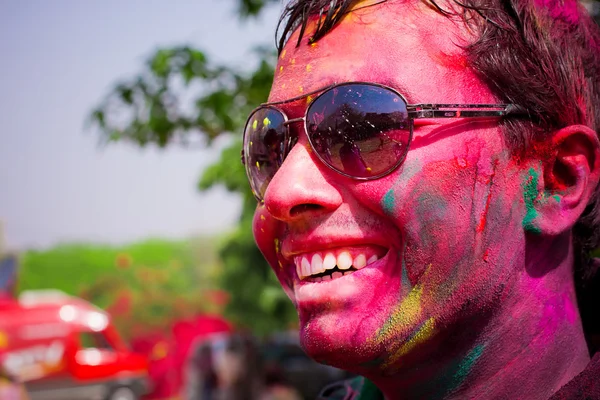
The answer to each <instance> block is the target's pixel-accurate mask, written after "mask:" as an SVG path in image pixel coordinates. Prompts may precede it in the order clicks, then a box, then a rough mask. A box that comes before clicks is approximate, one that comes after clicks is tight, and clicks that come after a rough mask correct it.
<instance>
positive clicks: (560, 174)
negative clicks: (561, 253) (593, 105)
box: [535, 125, 600, 235]
mask: <svg viewBox="0 0 600 400" xmlns="http://www.w3.org/2000/svg"><path fill="white" fill-rule="evenodd" d="M551 146H552V147H551V149H552V150H551V152H550V155H549V157H548V158H547V159H546V161H545V162H544V188H543V190H544V192H543V196H539V197H538V198H537V199H536V203H537V204H536V205H535V208H537V212H538V217H537V218H536V221H535V225H536V226H537V228H538V232H539V233H541V234H542V235H557V234H559V233H562V232H566V231H568V230H570V229H571V228H572V227H573V226H574V225H575V223H576V222H577V220H578V219H579V217H580V216H581V214H583V212H584V210H585V209H586V207H587V205H588V203H589V202H590V199H591V198H592V196H593V194H594V191H595V189H596V187H598V182H599V181H600V142H599V140H598V136H597V135H596V132H594V131H593V130H592V129H591V128H589V127H587V126H583V125H571V126H568V127H565V128H563V129H561V130H559V131H557V132H555V134H554V135H553V137H552V143H551Z"/></svg>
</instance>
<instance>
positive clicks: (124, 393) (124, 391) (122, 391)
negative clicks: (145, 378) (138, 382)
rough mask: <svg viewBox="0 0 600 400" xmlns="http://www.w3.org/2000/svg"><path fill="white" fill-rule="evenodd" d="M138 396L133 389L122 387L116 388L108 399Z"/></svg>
mask: <svg viewBox="0 0 600 400" xmlns="http://www.w3.org/2000/svg"><path fill="white" fill-rule="evenodd" d="M137 399H138V397H137V396H136V395H135V393H134V392H133V390H131V388H128V387H125V386H123V387H120V388H117V389H115V390H114V391H113V392H112V393H111V394H110V395H109V396H108V398H107V400H137Z"/></svg>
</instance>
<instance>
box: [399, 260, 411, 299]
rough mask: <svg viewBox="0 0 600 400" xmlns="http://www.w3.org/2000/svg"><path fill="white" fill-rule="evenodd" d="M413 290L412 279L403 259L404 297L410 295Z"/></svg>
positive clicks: (402, 292)
mask: <svg viewBox="0 0 600 400" xmlns="http://www.w3.org/2000/svg"><path fill="white" fill-rule="evenodd" d="M411 290H412V284H411V283H410V279H409V278H408V269H407V268H406V261H405V260H404V259H402V291H401V294H402V298H405V297H406V296H408V294H409V293H410V291H411Z"/></svg>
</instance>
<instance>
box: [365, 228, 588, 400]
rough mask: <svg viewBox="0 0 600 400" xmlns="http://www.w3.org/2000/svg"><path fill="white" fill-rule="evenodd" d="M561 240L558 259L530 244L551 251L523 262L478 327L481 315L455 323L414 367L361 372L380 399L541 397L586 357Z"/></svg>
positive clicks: (568, 253)
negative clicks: (384, 372)
mask: <svg viewBox="0 0 600 400" xmlns="http://www.w3.org/2000/svg"><path fill="white" fill-rule="evenodd" d="M540 242H542V241H541V240H540ZM567 242H568V245H566V247H567V248H568V251H566V252H564V253H563V254H566V255H565V256H564V257H562V259H561V257H555V256H556V253H555V251H551V252H550V251H544V250H545V249H543V248H540V246H544V247H546V246H548V247H550V246H556V243H554V244H552V243H550V244H548V243H547V242H546V244H542V243H540V244H537V245H536V244H535V243H533V244H532V246H534V248H532V249H531V251H532V252H533V253H532V252H530V249H529V247H528V250H527V251H528V254H550V255H551V256H544V257H543V259H530V260H528V262H527V263H524V265H525V268H523V270H522V272H521V273H520V274H519V275H518V276H516V277H515V281H514V282H512V285H511V287H512V289H511V290H510V291H509V292H508V293H507V295H506V297H505V298H504V299H503V300H502V305H501V306H500V307H499V308H498V309H496V310H494V312H493V314H492V316H490V317H489V318H488V319H487V320H486V322H485V324H484V326H483V327H482V328H481V329H478V328H476V327H477V326H478V325H477V323H479V326H481V321H480V320H481V316H477V317H474V321H472V323H469V322H468V321H467V322H465V321H463V323H462V324H461V325H460V326H458V327H457V328H456V329H454V332H453V334H451V335H448V336H447V339H446V340H442V343H441V344H438V345H437V350H436V352H435V353H434V354H433V355H431V356H429V357H427V359H426V360H423V362H422V364H421V365H418V366H415V365H411V366H410V367H408V366H407V367H406V368H403V369H402V370H401V371H400V372H398V373H396V374H394V375H392V376H382V375H379V374H373V375H370V374H366V376H367V378H369V379H370V380H371V381H373V383H375V385H376V386H377V387H379V388H380V390H382V392H383V393H384V395H385V397H386V399H388V400H393V399H398V398H399V397H400V394H401V397H402V398H403V399H406V398H427V399H464V398H527V399H547V398H549V397H550V396H551V395H552V393H554V392H556V391H557V390H558V389H560V387H561V386H563V385H564V384H566V383H567V382H568V381H570V380H571V379H572V378H573V377H575V376H576V375H577V374H578V373H579V372H581V371H582V370H583V369H584V368H585V366H586V365H587V363H588V362H589V354H588V349H587V344H586V341H585V337H584V333H583V329H582V325H581V319H580V317H579V313H578V311H577V301H576V296H575V287H574V284H573V273H572V266H573V258H572V248H571V243H570V241H568V240H567ZM555 248H556V247H555ZM563 250H566V249H565V248H563ZM529 258H531V257H529ZM477 319H479V320H477ZM484 319H485V318H484ZM465 339H466V340H465ZM415 371H418V372H415Z"/></svg>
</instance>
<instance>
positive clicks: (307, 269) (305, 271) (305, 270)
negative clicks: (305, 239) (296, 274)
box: [302, 257, 310, 276]
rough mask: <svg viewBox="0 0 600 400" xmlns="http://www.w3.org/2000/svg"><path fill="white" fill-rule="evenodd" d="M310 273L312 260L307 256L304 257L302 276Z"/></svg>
mask: <svg viewBox="0 0 600 400" xmlns="http://www.w3.org/2000/svg"><path fill="white" fill-rule="evenodd" d="M309 275H310V261H308V259H307V258H306V257H302V276H309Z"/></svg>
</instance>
